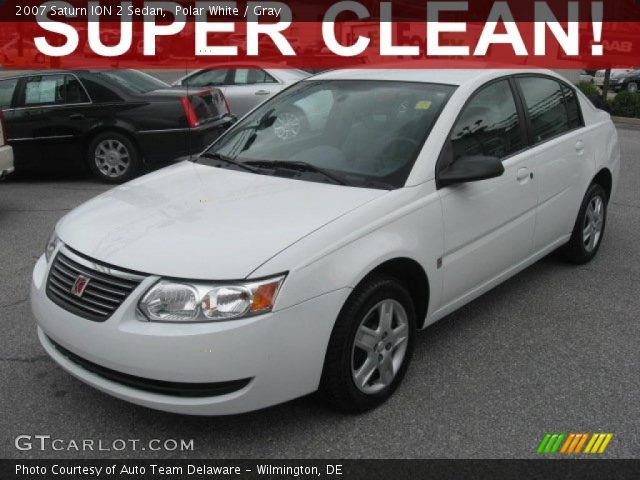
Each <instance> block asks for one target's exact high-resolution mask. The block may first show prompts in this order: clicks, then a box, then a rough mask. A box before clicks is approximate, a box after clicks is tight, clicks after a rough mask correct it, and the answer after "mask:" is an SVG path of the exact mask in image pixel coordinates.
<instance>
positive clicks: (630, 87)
mask: <svg viewBox="0 0 640 480" xmlns="http://www.w3.org/2000/svg"><path fill="white" fill-rule="evenodd" d="M627 91H628V92H630V93H636V92H637V91H638V84H637V83H636V82H631V83H629V85H627Z"/></svg>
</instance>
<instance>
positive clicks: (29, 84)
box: [22, 75, 89, 107]
mask: <svg viewBox="0 0 640 480" xmlns="http://www.w3.org/2000/svg"><path fill="white" fill-rule="evenodd" d="M88 101H89V98H88V97H87V93H86V92H85V90H84V87H83V86H82V84H81V83H80V82H79V81H78V79H77V78H76V77H74V76H73V75H42V76H34V77H29V78H27V81H26V83H25V85H24V92H23V94H22V105H24V106H25V107H31V106H39V105H43V106H46V105H69V104H75V103H87V102H88Z"/></svg>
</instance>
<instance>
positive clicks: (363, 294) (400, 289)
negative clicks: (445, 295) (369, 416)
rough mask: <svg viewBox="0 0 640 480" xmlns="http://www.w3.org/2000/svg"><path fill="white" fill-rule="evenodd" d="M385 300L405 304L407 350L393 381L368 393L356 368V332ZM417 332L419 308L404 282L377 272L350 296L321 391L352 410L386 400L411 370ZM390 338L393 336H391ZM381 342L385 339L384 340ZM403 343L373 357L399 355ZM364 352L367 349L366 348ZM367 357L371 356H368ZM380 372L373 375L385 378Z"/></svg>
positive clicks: (335, 333)
mask: <svg viewBox="0 0 640 480" xmlns="http://www.w3.org/2000/svg"><path fill="white" fill-rule="evenodd" d="M383 301H391V302H392V303H393V302H397V303H395V305H397V304H400V305H401V306H402V307H403V308H404V313H406V325H407V330H406V336H407V338H406V340H405V342H406V350H405V351H404V357H403V358H402V360H401V362H402V363H401V364H400V366H399V368H397V370H396V373H395V376H394V377H393V381H392V382H390V383H389V384H388V385H387V386H385V387H379V388H381V389H380V390H379V391H376V392H371V393H365V392H364V391H363V390H362V389H361V388H359V387H358V386H357V385H356V383H355V380H354V373H353V371H352V368H354V363H355V360H356V355H357V354H356V350H355V349H356V348H357V347H355V346H354V345H355V340H356V334H357V333H358V331H359V329H360V327H361V323H362V322H363V321H364V320H365V316H366V317H367V318H371V316H370V315H367V314H368V313H370V311H371V310H372V309H373V308H374V307H375V306H376V305H379V304H380V303H381V302H383ZM398 311H401V310H400V309H397V307H396V313H395V314H394V315H396V317H394V318H395V320H394V322H397V323H396V328H399V327H400V324H401V323H400V321H399V320H398V319H397V314H398ZM415 332H416V314H415V308H414V305H413V302H412V300H411V296H410V295H409V292H408V291H407V290H406V289H405V288H404V286H403V285H402V284H401V283H400V282H399V281H398V280H396V279H395V278H393V277H389V276H384V275H374V276H371V277H369V278H367V279H365V280H364V281H363V282H362V283H361V284H360V285H359V286H358V287H357V288H356V289H355V290H354V291H353V292H352V293H351V295H350V296H349V298H348V299H347V301H346V303H345V305H344V306H343V308H342V310H341V311H340V315H339V316H338V319H337V321H336V324H335V326H334V328H333V332H332V333H331V338H330V340H329V346H328V348H327V354H326V357H325V362H324V368H323V371H322V379H321V381H320V390H319V392H320V394H321V395H322V397H324V399H325V400H326V401H327V402H329V404H331V405H332V406H333V407H335V408H337V409H339V410H342V411H345V412H350V413H361V412H366V411H367V410H371V409H373V408H375V407H377V406H379V405H381V404H382V403H384V402H385V401H386V400H387V399H388V398H389V397H390V396H391V395H392V394H393V392H394V391H395V390H396V388H397V387H398V385H399V384H400V382H401V381H402V378H403V377H404V375H405V373H406V371H407V367H408V365H409V363H410V361H411V356H412V354H413V345H414V338H415ZM385 336H386V335H385ZM382 338H384V337H382ZM386 338H387V339H389V338H391V336H389V337H386ZM373 342H376V340H373ZM379 343H384V340H383V341H381V342H378V344H379ZM402 344H404V342H403V343H402ZM402 344H400V345H398V346H397V347H394V348H389V347H388V345H387V347H386V348H385V347H382V351H381V352H378V351H377V350H372V352H371V353H372V359H373V357H375V358H377V357H378V355H379V356H380V358H382V355H383V354H384V355H392V356H393V355H397V354H398V352H399V349H400V348H402V347H401V345H402ZM376 352H377V353H376ZM358 353H360V352H358ZM362 353H364V352H363V351H362ZM367 358H369V357H368V356H367ZM365 361H366V360H365ZM380 372H381V370H375V372H374V374H373V375H372V376H371V379H372V380H375V375H376V374H377V375H378V376H379V379H378V381H379V382H381V381H382V376H381V373H380ZM369 381H371V380H369ZM371 388H372V389H373V388H374V387H371Z"/></svg>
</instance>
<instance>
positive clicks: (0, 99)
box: [0, 78, 18, 108]
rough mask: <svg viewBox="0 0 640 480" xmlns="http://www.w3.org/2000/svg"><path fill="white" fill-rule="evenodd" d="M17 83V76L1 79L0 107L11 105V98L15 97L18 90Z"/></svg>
mask: <svg viewBox="0 0 640 480" xmlns="http://www.w3.org/2000/svg"><path fill="white" fill-rule="evenodd" d="M17 85H18V79H17V78H10V79H7V80H0V108H10V107H11V100H12V99H13V94H14V92H15V91H16V86H17Z"/></svg>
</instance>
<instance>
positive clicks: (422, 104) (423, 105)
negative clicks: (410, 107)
mask: <svg viewBox="0 0 640 480" xmlns="http://www.w3.org/2000/svg"><path fill="white" fill-rule="evenodd" d="M415 108H416V110H429V109H430V108H431V102H430V101H429V100H420V101H419V102H418V103H416V107H415Z"/></svg>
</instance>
